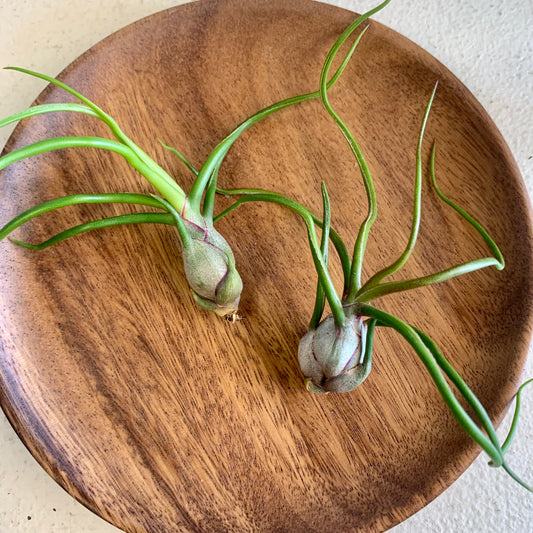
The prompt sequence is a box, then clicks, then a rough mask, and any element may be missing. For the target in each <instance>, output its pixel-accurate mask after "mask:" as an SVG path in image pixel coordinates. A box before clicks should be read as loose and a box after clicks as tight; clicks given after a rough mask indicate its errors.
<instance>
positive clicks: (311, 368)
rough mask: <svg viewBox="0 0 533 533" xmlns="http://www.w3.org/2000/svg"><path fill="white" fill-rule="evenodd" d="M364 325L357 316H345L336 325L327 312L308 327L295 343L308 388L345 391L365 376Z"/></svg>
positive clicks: (368, 364) (366, 366)
mask: <svg viewBox="0 0 533 533" xmlns="http://www.w3.org/2000/svg"><path fill="white" fill-rule="evenodd" d="M366 332H367V327H366V325H365V323H364V322H363V319H362V317H360V316H354V315H352V316H347V317H346V320H345V322H344V324H343V325H342V326H340V327H339V326H336V325H335V320H334V318H333V315H328V316H327V317H326V318H325V319H324V320H323V321H322V322H321V323H320V324H319V325H318V327H317V328H316V329H310V330H309V331H308V332H307V333H306V334H305V335H304V336H303V337H302V340H301V341H300V344H299V346H298V362H299V363H300V368H301V370H302V372H303V374H304V376H305V378H306V379H305V381H306V385H307V388H308V390H310V391H311V392H349V391H351V390H353V389H355V388H356V387H357V386H358V385H360V384H361V383H362V382H363V381H364V380H365V378H366V377H367V376H368V373H369V371H370V361H365V360H364V357H365V344H366Z"/></svg>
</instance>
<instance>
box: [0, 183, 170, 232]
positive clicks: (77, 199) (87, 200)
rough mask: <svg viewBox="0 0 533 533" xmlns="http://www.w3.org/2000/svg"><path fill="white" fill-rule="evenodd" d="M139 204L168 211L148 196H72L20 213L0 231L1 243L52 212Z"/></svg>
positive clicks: (129, 194) (126, 194)
mask: <svg viewBox="0 0 533 533" xmlns="http://www.w3.org/2000/svg"><path fill="white" fill-rule="evenodd" d="M110 203H121V204H137V205H143V206H151V207H157V208H159V209H164V210H167V208H166V206H164V205H162V204H161V200H160V199H158V198H156V197H154V196H152V195H147V194H138V193H108V194H74V195H70V196H63V197H62V198H56V199H54V200H49V201H47V202H43V203H42V204H39V205H36V206H34V207H32V208H30V209H28V210H27V211H24V212H23V213H20V214H19V215H17V216H16V217H14V218H13V219H12V220H10V221H9V222H8V223H7V224H5V226H4V227H3V228H1V229H0V241H1V240H3V239H4V238H5V237H7V236H8V235H9V234H10V233H11V232H13V231H14V230H15V229H17V228H18V227H20V226H22V224H25V223H26V222H28V221H30V220H32V219H33V218H36V217H38V216H40V215H44V214H45V213H49V212H50V211H55V210H56V209H61V208H63V207H69V206H73V205H81V204H110Z"/></svg>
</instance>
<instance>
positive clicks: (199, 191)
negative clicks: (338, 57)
mask: <svg viewBox="0 0 533 533" xmlns="http://www.w3.org/2000/svg"><path fill="white" fill-rule="evenodd" d="M361 36H362V35H361ZM361 36H360V37H361ZM360 37H359V38H358V39H357V40H356V41H355V42H354V43H353V44H352V46H351V47H350V50H349V51H348V53H347V54H346V56H345V57H344V59H343V61H342V63H341V64H340V66H339V68H338V69H337V70H336V72H335V74H333V76H332V77H331V78H330V80H329V81H328V82H327V83H326V86H327V88H328V89H331V87H333V85H334V84H335V83H336V82H337V80H338V79H339V78H340V76H341V74H342V73H343V71H344V69H345V68H346V66H347V65H348V62H349V61H350V58H351V57H352V55H353V53H354V51H355V48H356V47H357V44H358V43H359V39H360ZM319 97H320V91H314V92H311V93H307V94H302V95H299V96H293V97H290V98H286V99H285V100H281V101H280V102H276V103H275V104H272V105H270V106H267V107H265V108H264V109H262V110H260V111H258V112H257V113H255V114H254V115H252V116H251V117H249V118H248V119H246V120H245V121H244V122H243V123H242V124H240V125H239V126H237V128H235V129H234V130H233V131H232V132H231V133H230V134H229V135H228V136H227V137H226V138H225V139H224V140H223V141H222V142H221V143H219V144H218V145H217V146H216V147H215V149H214V150H213V151H212V152H211V154H210V155H209V157H208V158H207V160H206V162H205V163H204V164H203V166H202V168H201V169H200V172H199V175H198V179H197V180H196V181H195V183H194V185H193V187H192V188H191V190H190V192H189V196H188V197H189V202H190V203H191V205H192V206H193V207H196V208H198V209H199V207H200V202H201V199H202V196H203V194H204V191H205V189H206V187H207V186H208V184H209V182H210V180H211V177H212V175H213V173H214V172H215V170H216V169H217V168H219V167H220V164H221V162H222V160H223V159H224V158H225V157H226V154H227V153H228V151H229V149H230V148H231V145H232V144H233V143H234V142H235V141H236V140H237V139H238V138H239V136H240V135H241V134H242V133H243V132H244V131H245V130H246V129H248V128H249V127H250V126H252V125H253V124H256V123H257V122H259V121H260V120H262V119H264V118H266V117H268V116H269V115H271V114H272V113H275V112H276V111H280V110H282V109H285V108H287V107H290V106H292V105H295V104H299V103H302V102H308V101H310V100H314V99H315V98H319Z"/></svg>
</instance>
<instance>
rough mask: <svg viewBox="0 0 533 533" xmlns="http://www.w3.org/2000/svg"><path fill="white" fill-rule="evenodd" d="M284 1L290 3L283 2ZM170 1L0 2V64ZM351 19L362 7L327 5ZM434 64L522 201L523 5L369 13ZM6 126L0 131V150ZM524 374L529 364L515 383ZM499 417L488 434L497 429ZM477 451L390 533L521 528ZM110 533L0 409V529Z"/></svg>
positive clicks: (504, 480)
mask: <svg viewBox="0 0 533 533" xmlns="http://www.w3.org/2000/svg"><path fill="white" fill-rule="evenodd" d="M287 1H290V0H287ZM180 3H183V2H182V1H176V0H97V1H94V0H18V1H17V2H12V1H11V0H0V66H4V65H17V66H24V67H27V68H32V69H35V70H38V71H41V72H46V73H48V74H51V75H55V74H57V73H59V72H60V71H61V70H62V69H63V68H64V67H66V66H67V65H68V64H69V63H70V62H71V61H72V60H74V59H75V58H76V57H77V56H78V55H80V54H81V53H82V52H84V51H85V50H86V49H87V48H89V47H90V46H92V45H93V44H95V43H96V42H98V41H99V40H101V39H102V38H104V37H106V36H107V35H109V34H110V33H112V32H113V31H115V30H117V29H119V28H121V27H123V26H125V25H127V24H129V23H130V22H133V21H135V20H137V19H139V18H142V17H144V16H146V15H149V14H151V13H154V12H156V11H159V10H162V9H165V8H168V7H171V6H173V5H177V4H180ZM327 3H331V4H334V5H338V6H340V7H344V8H348V9H351V10H353V11H357V12H363V11H366V10H367V9H370V8H371V7H373V6H374V5H375V3H377V0H376V1H369V0H357V1H350V0H336V1H328V2H327ZM375 18H376V19H377V20H379V21H380V22H383V23H384V24H386V25H388V26H389V27H391V28H393V29H395V30H396V31H399V32H400V33H402V34H403V35H405V36H406V37H408V38H410V39H411V40H413V41H415V42H416V43H418V44H419V45H420V46H422V47H423V48H425V49H426V50H427V51H429V52H430V53H431V54H432V55H434V56H435V57H436V58H438V59H439V60H440V61H441V62H443V63H444V64H445V65H446V66H447V67H448V68H449V69H450V70H451V71H452V72H453V73H454V74H455V75H457V76H458V77H459V79H461V80H462V81H463V83H465V85H466V86H467V87H468V88H469V89H470V90H471V91H472V92H473V93H474V95H475V96H476V97H477V98H478V100H479V101H480V102H481V103H482V105H483V106H484V107H485V108H486V109H487V111H488V112H489V114H490V115H491V117H492V118H493V120H494V122H495V123H496V125H497V126H498V128H499V129H500V131H501V132H502V134H503V136H504V138H505V139H506V141H507V143H508V144H509V146H510V149H511V151H512V152H513V154H514V156H515V159H516V161H517V163H518V166H519V168H520V170H521V172H522V175H523V177H524V180H525V182H526V184H527V187H528V190H529V193H530V197H531V196H533V130H532V127H531V126H532V122H533V121H532V119H533V98H532V97H533V0H525V1H524V0H503V1H501V0H500V1H496V0H448V1H447V2H441V1H440V0H424V1H422V0H403V1H402V0H394V1H393V2H392V3H391V4H390V5H389V6H388V7H387V8H386V9H385V11H383V12H382V13H379V14H378V15H377V16H376V17H375ZM42 87H43V83H42V82H40V81H37V80H34V79H32V78H29V77H25V76H20V75H16V74H14V73H10V72H7V71H0V117H4V116H7V115H8V114H11V113H13V112H15V111H18V110H21V109H23V108H25V107H27V106H28V105H29V104H31V102H32V101H33V99H34V98H35V97H36V96H37V94H38V93H39V92H40V90H41V89H42ZM10 131H11V129H10V128H5V129H4V130H3V131H1V132H0V147H1V146H3V145H4V144H5V141H6V140H7V138H8V136H9V133H10ZM532 376H533V358H531V357H530V359H529V363H528V365H527V367H526V369H525V373H524V379H525V378H526V377H532ZM509 421H510V417H509V416H508V417H507V419H506V420H505V422H504V423H503V424H502V426H501V428H500V431H499V433H500V435H502V436H504V435H505V434H506V428H507V427H508V425H509ZM532 440H533V388H532V389H531V390H529V391H526V393H525V394H524V408H523V416H522V420H521V425H520V428H519V434H518V435H517V438H516V441H515V443H514V445H513V446H512V448H511V450H510V452H509V454H508V461H509V463H511V464H512V465H513V467H514V469H515V470H516V471H517V472H519V473H521V474H523V476H524V477H526V479H528V480H529V481H530V482H532V483H533V469H532V468H531V467H530V465H531V463H532V462H533V447H532V446H531V442H532ZM486 463H487V459H486V457H485V456H484V455H480V456H479V457H478V459H477V460H476V461H475V462H474V464H473V465H472V466H471V467H470V468H469V469H468V470H467V471H466V472H465V473H464V474H463V475H462V476H461V477H460V478H459V480H458V481H457V482H456V483H454V484H453V485H452V486H451V487H450V488H449V489H448V490H446V491H445V492H444V493H443V494H442V495H441V496H440V497H438V498H437V499H436V500H435V501H433V502H432V503H431V504H429V505H428V506H426V507H425V508H424V509H423V510H421V511H420V512H418V513H417V514H416V515H414V516H412V517H411V518H409V519H408V520H407V521H405V522H404V523H403V524H400V525H399V526H397V527H395V528H393V530H391V531H393V532H394V533H407V532H435V533H436V532H446V533H449V532H456V531H469V532H470V533H491V532H511V533H530V532H531V531H532V530H533V495H530V494H528V493H527V492H526V491H525V490H523V489H521V488H520V487H518V485H516V484H515V483H513V482H512V481H511V480H510V479H509V478H508V477H507V476H506V475H505V474H504V473H503V472H501V471H496V470H494V469H491V468H488V467H487V465H486ZM117 531H118V529H116V528H114V527H113V526H111V525H109V524H107V523H106V522H104V521H103V520H102V519H100V518H99V517H97V516H95V515H94V514H92V513H91V512H90V511H88V510H87V509H85V508H84V507H83V506H81V505H80V504H78V503H77V502H76V501H75V500H74V499H72V498H71V497H70V496H69V495H68V494H66V493H65V492H64V491H63V489H61V488H60V487H59V486H58V485H57V484H56V483H55V482H54V481H53V480H52V479H51V478H50V477H48V475H47V474H46V473H45V472H44V471H43V470H42V469H41V467H40V466H39V465H38V464H37V462H36V461H35V460H34V459H33V458H32V457H31V455H30V454H29V452H28V451H27V450H26V448H25V447H24V446H23V444H22V443H21V442H20V440H19V439H18V437H17V436H16V434H15V433H14V431H13V429H12V428H11V426H10V425H9V423H8V422H7V420H6V418H5V416H4V415H3V414H2V413H1V412H0V532H1V533H111V532H117Z"/></svg>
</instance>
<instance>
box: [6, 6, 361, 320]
mask: <svg viewBox="0 0 533 533" xmlns="http://www.w3.org/2000/svg"><path fill="white" fill-rule="evenodd" d="M368 16H369V14H366V15H363V16H362V17H360V19H361V21H362V20H365V19H366V18H367V17H368ZM358 42H359V39H357V40H356V41H355V42H354V43H353V45H352V46H351V47H350V49H349V51H348V53H347V54H346V56H345V58H344V60H343V61H342V63H341V64H340V66H339V68H338V69H337V71H336V72H335V74H334V75H333V76H332V77H331V79H330V80H329V81H328V82H327V86H328V88H331V87H332V86H333V84H334V83H335V82H336V81H337V80H338V79H339V77H340V75H341V74H342V72H343V70H344V69H345V67H346V65H347V64H348V61H349V60H350V58H351V56H352V54H353V52H354V50H355V48H356V46H357V44H358ZM7 68H9V69H11V70H17V71H20V72H23V73H25V74H29V75H31V76H35V77H37V78H41V79H43V80H45V81H47V82H49V83H52V84H54V85H56V86H58V87H60V88H62V89H64V90H65V91H67V92H68V93H70V94H71V95H73V96H74V97H76V98H77V99H78V100H80V101H81V102H82V103H53V104H42V105H35V106H33V107H30V108H29V109H26V110H25V111H22V112H19V113H16V114H14V115H11V116H9V117H7V118H6V119H4V120H1V121H0V127H2V126H6V125H8V124H11V123H13V122H18V121H20V120H23V119H28V118H30V117H33V116H36V115H41V114H45V113H55V112H68V113H84V114H86V115H89V116H92V117H95V118H97V119H100V120H101V121H102V122H104V123H105V124H106V125H107V126H108V127H109V129H110V130H111V133H112V134H113V136H114V137H115V139H107V138H101V137H56V138H52V139H46V140H42V141H38V142H36V143H34V144H31V145H29V146H25V147H23V148H19V149H17V150H15V151H13V152H11V153H7V154H5V155H3V156H2V157H0V170H2V169H3V168H5V167H7V166H8V165H11V164H12V163H15V162H16V161H19V160H21V159H24V158H28V157H31V156H34V155H37V154H42V153H45V152H49V151H52V150H58V149H63V148H75V147H91V148H98V149H103V150H108V151H112V152H116V153H118V154H119V155H121V156H122V157H124V158H125V159H126V161H127V162H128V163H129V164H130V165H131V166H132V167H133V168H134V169H135V170H137V171H138V172H139V173H140V174H141V175H142V176H144V177H145V178H146V179H147V180H148V182H149V183H150V184H151V185H153V187H154V188H155V189H156V191H157V192H158V193H159V194H160V195H161V196H157V195H155V194H140V193H132V192H127V193H104V194H74V195H70V196H65V197H62V198H57V199H53V200H49V201H47V202H44V203H42V204H40V205H37V206H35V207H32V208H31V209H28V210H27V211H25V212H23V213H21V214H19V215H18V216H16V217H15V218H13V219H12V220H11V221H9V222H8V223H7V224H5V226H4V227H3V228H0V241H1V240H3V239H4V238H5V237H7V236H8V235H9V234H10V233H11V232H12V231H14V230H15V229H16V228H18V227H19V226H21V225H22V224H24V223H26V222H28V221H29V220H31V219H33V218H35V217H38V216H39V215H42V214H44V213H47V212H49V211H53V210H55V209H60V208H62V207H66V206H71V205H79V204H93V203H101V204H105V203H122V204H137V205H141V206H145V207H151V208H156V209H158V210H159V212H143V213H132V214H126V215H120V216H114V217H110V218H105V219H103V220H96V221H91V222H86V223H84V224H80V225H78V226H75V227H73V228H70V229H67V230H64V231H62V232H60V233H58V234H57V235H54V236H53V237H50V238H49V239H47V240H45V241H44V242H42V243H39V244H29V243H25V242H21V241H19V240H16V239H11V240H12V242H14V243H15V244H18V245H21V246H24V247H26V248H29V249H32V250H42V249H44V248H47V247H48V246H51V245H53V244H56V243H59V242H61V241H63V240H65V239H67V238H70V237H73V236H75V235H79V234H81V233H84V232H87V231H91V230H94V229H101V228H106V227H111V226H118V225H124V224H145V223H155V224H169V225H172V226H175V227H176V229H177V231H178V235H179V238H180V242H181V246H182V256H183V261H184V267H185V274H186V277H187V280H188V282H189V285H190V288H191V292H192V295H193V297H194V299H195V301H196V302H197V303H198V305H199V306H200V307H202V308H203V309H207V310H211V311H214V312H215V313H216V314H218V315H220V316H225V317H229V318H233V319H234V318H235V317H236V316H237V311H238V304H239V299H240V296H241V291H242V281H241V277H240V275H239V273H238V271H237V269H236V266H235V259H234V255H233V252H232V249H231V248H230V246H229V244H228V242H227V241H226V240H225V239H224V237H223V236H222V235H221V234H220V233H219V232H218V231H217V230H216V229H215V228H214V225H213V209H214V200H215V191H216V185H217V177H218V172H219V169H220V166H221V164H222V162H223V160H224V158H225V156H226V154H227V153H228V151H229V149H230V148H231V146H232V144H233V143H234V142H235V141H236V140H237V139H238V137H239V136H240V135H241V134H242V133H243V132H244V131H245V130H246V129H247V128H249V127H250V126H251V125H253V124H255V123H257V122H258V121H260V120H262V119H263V118H265V117H267V116H269V115H270V114H272V113H274V112H276V111H279V110H282V109H284V108H286V107H289V106H292V105H295V104H298V103H302V102H306V101H309V100H313V99H315V98H318V97H319V96H320V91H315V92H311V93H307V94H302V95H298V96H294V97H291V98H287V99H285V100H282V101H280V102H277V103H275V104H272V105H270V106H268V107H266V108H264V109H262V110H260V111H258V112H257V113H255V114H254V115H252V116H251V117H249V118H248V119H246V120H245V121H244V122H242V123H241V124H240V125H239V126H238V127H236V128H235V129H234V130H233V131H232V132H231V133H230V134H229V135H228V136H227V137H226V138H225V139H224V140H223V141H222V142H220V143H219V144H218V145H217V146H216V147H215V148H214V150H213V151H212V152H211V153H210V154H209V156H208V157H207V159H206V161H205V163H204V164H203V166H202V167H201V169H200V170H199V171H198V170H196V169H195V168H194V166H193V165H192V164H191V163H190V162H189V161H188V160H187V159H186V158H185V157H184V156H183V155H182V154H181V153H180V152H178V151H177V150H175V149H174V148H171V147H169V146H166V145H165V144H163V143H161V144H162V146H163V147H164V148H166V149H168V150H171V151H172V152H174V153H175V154H176V156H177V157H179V159H180V160H181V161H182V162H183V163H184V164H185V165H186V166H187V168H188V169H189V170H190V171H191V172H192V173H193V174H194V175H195V181H194V183H193V185H192V187H191V189H190V191H189V193H188V194H186V193H185V192H184V190H183V189H182V188H181V187H180V186H179V185H178V183H177V182H176V181H175V180H174V179H173V178H172V177H171V176H170V175H169V174H168V173H167V172H166V171H165V170H164V169H163V168H162V167H161V166H160V165H158V164H157V163H156V162H155V161H154V160H153V159H152V158H150V157H149V156H148V155H147V154H146V153H145V152H144V151H143V150H142V149H141V148H139V147H138V146H137V145H136V144H135V143H134V142H133V141H132V140H131V139H130V138H129V137H127V136H126V135H125V134H124V133H123V131H122V130H121V129H120V127H119V125H118V124H117V122H116V121H115V120H114V119H113V118H112V117H110V116H109V115H108V114H107V113H106V112H105V111H103V110H102V109H101V108H100V107H98V106H97V105H96V104H94V103H93V102H91V101H90V100H89V99H88V98H86V97H84V96H83V95H82V94H80V93H79V92H77V91H76V90H74V89H72V88H71V87H69V86H67V85H66V84H64V83H63V82H61V81H59V80H57V79H54V78H52V77H50V76H47V75H45V74H40V73H37V72H33V71H30V70H26V69H22V68H17V67H7Z"/></svg>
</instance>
